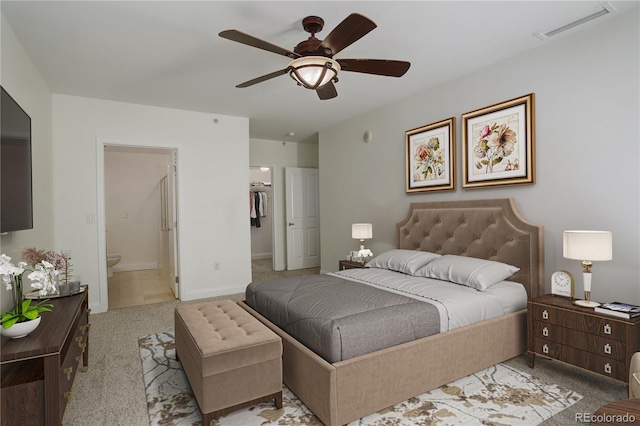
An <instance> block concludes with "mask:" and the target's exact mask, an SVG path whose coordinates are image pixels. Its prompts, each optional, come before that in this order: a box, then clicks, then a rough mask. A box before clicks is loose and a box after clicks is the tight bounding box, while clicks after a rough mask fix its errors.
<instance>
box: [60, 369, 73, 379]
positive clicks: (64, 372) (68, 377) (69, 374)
mask: <svg viewBox="0 0 640 426" xmlns="http://www.w3.org/2000/svg"><path fill="white" fill-rule="evenodd" d="M71 373H73V367H68V368H65V369H64V370H62V374H66V375H67V380H71Z"/></svg>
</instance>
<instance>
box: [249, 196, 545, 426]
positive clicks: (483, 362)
mask: <svg viewBox="0 0 640 426" xmlns="http://www.w3.org/2000/svg"><path fill="white" fill-rule="evenodd" d="M396 231H397V247H398V248H399V249H409V250H420V251H425V252H432V253H437V254H453V255H462V256H469V257H474V258H480V259H489V260H495V261H499V262H504V263H506V264H510V265H514V266H516V267H517V268H519V270H518V272H516V274H515V275H514V276H513V277H511V278H510V280H512V281H516V282H519V283H521V284H522V285H523V286H524V288H525V290H526V293H527V296H528V297H529V298H532V297H536V296H538V295H539V294H542V293H543V292H544V279H543V277H544V266H543V259H544V255H543V229H542V227H540V226H536V225H533V224H531V223H529V222H527V221H526V220H524V219H523V218H522V217H521V215H520V214H519V212H518V210H517V208H516V205H515V201H514V200H513V199H495V200H467V201H441V202H423V203H412V204H411V205H410V208H409V212H408V214H407V216H406V217H405V219H404V220H402V221H401V222H400V223H398V224H397V225H396ZM240 305H241V306H242V307H243V308H244V309H246V310H247V311H248V312H250V313H251V314H252V315H253V316H255V317H256V318H258V319H259V320H260V321H262V322H263V323H264V324H266V325H267V326H268V327H270V328H271V329H272V330H274V331H275V332H276V333H277V334H278V335H280V337H281V338H282V339H283V378H284V382H285V384H286V385H287V386H288V387H289V388H290V389H291V390H292V391H293V392H294V393H295V394H296V395H297V396H298V398H300V399H301V400H302V401H303V402H304V403H305V405H306V406H307V407H309V409H311V411H313V412H314V414H316V416H317V417H318V418H319V419H320V420H321V421H322V422H323V423H325V424H326V425H330V426H333V425H342V424H346V423H349V422H351V421H354V420H357V419H359V418H361V417H364V416H366V415H368V414H371V413H374V412H376V411H379V410H381V409H384V408H386V407H389V406H391V405H393V404H396V403H398V402H401V401H404V400H406V399H408V398H410V397H412V396H415V395H419V394H421V393H423V392H426V391H428V390H431V389H433V388H436V387H438V386H441V385H443V384H446V383H448V382H450V381H453V380H456V379H458V378H461V377H464V376H466V375H468V374H471V373H473V372H476V371H478V370H481V369H483V368H486V367H488V366H490V365H493V364H495V363H498V362H501V361H504V360H507V359H510V358H513V357H515V356H517V355H519V354H521V353H523V352H524V351H525V342H526V309H521V310H518V311H516V312H512V313H509V314H507V315H502V316H499V317H495V318H491V319H488V320H485V321H482V322H479V323H475V324H472V325H468V326H463V327H459V328H456V329H454V330H452V331H448V332H444V333H439V334H434V335H431V336H428V337H424V338H420V339H417V340H412V341H409V342H406V343H402V344H399V345H396V346H392V347H389V348H385V349H381V350H377V351H374V352H371V353H367V354H365V355H360V356H355V357H353V358H349V359H346V360H344V361H338V362H332V363H330V362H328V361H326V360H325V359H323V358H322V357H320V356H319V355H317V354H316V353H315V352H313V351H312V350H310V349H309V348H307V346H305V345H303V344H301V343H300V342H298V341H297V340H296V339H294V338H292V337H291V336H290V335H289V334H288V333H286V332H284V331H283V330H281V329H280V328H279V327H277V326H276V325H274V324H273V323H272V322H271V321H269V320H267V319H266V318H265V317H264V316H263V315H261V314H260V313H258V312H257V311H255V310H254V309H252V308H251V307H250V306H249V305H247V304H246V303H244V302H240Z"/></svg>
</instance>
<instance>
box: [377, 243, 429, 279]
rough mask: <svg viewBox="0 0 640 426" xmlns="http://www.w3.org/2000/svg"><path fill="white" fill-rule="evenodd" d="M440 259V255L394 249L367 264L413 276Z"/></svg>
mask: <svg viewBox="0 0 640 426" xmlns="http://www.w3.org/2000/svg"><path fill="white" fill-rule="evenodd" d="M439 257H440V255H439V254H435V253H429V252H426V251H417V250H404V249H394V250H389V251H385V252H384V253H382V254H379V255H378V256H376V257H374V258H373V259H371V261H370V262H369V263H367V265H366V267H367V268H380V269H390V270H392V271H397V272H402V273H403V274H408V275H413V274H415V272H416V271H417V270H418V269H420V268H422V267H424V266H425V265H427V264H428V263H429V262H431V261H432V260H434V259H437V258H439Z"/></svg>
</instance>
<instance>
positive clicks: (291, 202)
mask: <svg viewBox="0 0 640 426" xmlns="http://www.w3.org/2000/svg"><path fill="white" fill-rule="evenodd" d="M285 181H286V183H285V190H286V196H285V204H286V209H287V213H286V221H287V227H286V229H287V231H286V234H287V269H288V270H293V269H302V268H313V267H316V266H320V207H319V203H320V197H319V195H320V194H319V192H320V190H319V187H320V185H319V174H318V169H302V168H297V167H286V168H285Z"/></svg>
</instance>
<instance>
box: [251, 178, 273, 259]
mask: <svg viewBox="0 0 640 426" xmlns="http://www.w3.org/2000/svg"><path fill="white" fill-rule="evenodd" d="M248 192H249V197H248V209H249V218H248V225H249V226H250V227H251V259H252V260H255V259H271V258H272V257H273V191H272V190H271V169H270V168H268V167H251V168H250V169H249V191H248Z"/></svg>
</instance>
